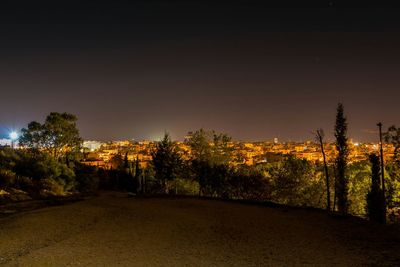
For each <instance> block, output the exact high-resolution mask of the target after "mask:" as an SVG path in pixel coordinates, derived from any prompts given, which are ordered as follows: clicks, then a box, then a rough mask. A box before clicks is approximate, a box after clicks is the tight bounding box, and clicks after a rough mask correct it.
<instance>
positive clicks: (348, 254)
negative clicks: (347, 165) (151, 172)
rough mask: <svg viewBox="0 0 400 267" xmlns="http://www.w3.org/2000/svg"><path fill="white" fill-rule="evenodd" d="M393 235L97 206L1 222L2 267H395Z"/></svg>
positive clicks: (246, 209) (190, 209)
mask: <svg viewBox="0 0 400 267" xmlns="http://www.w3.org/2000/svg"><path fill="white" fill-rule="evenodd" d="M397 233H398V232H397V230H396V229H391V228H384V227H380V226H376V225H371V224H369V223H366V222H364V221H361V220H358V219H343V218H332V217H329V216H327V215H326V214H324V213H322V212H316V211H306V210H301V209H298V210H296V209H288V210H284V209H282V208H267V207H260V206H251V205H243V204H236V203H228V202H222V201H213V200H198V199H161V198H150V199H149V198H143V199H141V198H128V197H127V196H126V195H125V194H119V193H103V194H101V195H100V196H98V197H95V198H92V199H90V200H86V201H81V202H76V203H73V204H69V205H64V206H57V207H48V208H43V209H38V210H34V211H29V212H22V213H19V214H14V215H9V216H6V217H3V218H0V264H1V265H5V266H303V265H304V266H331V265H336V266H365V265H372V266H374V265H379V266H385V265H387V266H398V264H399V261H400V253H399V251H400V239H399V235H398V234H397Z"/></svg>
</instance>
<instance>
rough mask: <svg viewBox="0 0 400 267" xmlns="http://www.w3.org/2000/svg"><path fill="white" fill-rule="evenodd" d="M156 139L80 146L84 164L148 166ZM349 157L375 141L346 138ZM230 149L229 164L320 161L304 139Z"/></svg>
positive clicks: (363, 154) (185, 152)
mask: <svg viewBox="0 0 400 267" xmlns="http://www.w3.org/2000/svg"><path fill="white" fill-rule="evenodd" d="M190 137H191V136H190V134H189V135H187V136H186V137H185V140H184V141H176V142H175V143H176V145H177V147H178V148H179V150H180V153H181V155H182V157H183V158H184V159H190V157H191V148H190V146H189V145H188V143H187V142H188V140H189V139H190ZM155 143H156V141H146V140H143V141H128V140H124V141H111V142H100V141H84V142H83V150H84V152H85V153H84V154H85V159H84V161H83V163H84V164H87V165H91V166H98V167H100V168H106V169H108V168H112V162H111V161H112V158H113V157H114V156H116V155H120V156H122V157H125V156H126V157H127V159H128V160H129V161H133V160H136V159H138V160H139V161H140V164H141V166H142V167H144V168H145V167H147V166H148V164H149V162H150V161H151V151H152V149H153V148H154V146H155ZM349 145H350V146H349V147H350V153H349V161H350V162H357V161H363V160H367V159H368V155H369V154H371V153H374V152H375V153H377V152H378V148H379V144H378V143H358V142H353V141H352V140H350V141H349ZM229 147H230V148H231V150H232V158H231V162H230V164H231V165H234V166H235V165H240V164H246V165H256V164H262V163H268V162H271V161H274V160H276V158H277V157H279V156H285V155H292V156H294V157H296V158H300V159H306V160H309V161H313V162H315V161H320V162H322V161H323V158H322V154H321V149H320V145H319V144H318V143H316V142H314V141H305V142H280V141H279V140H278V138H274V139H273V140H271V141H264V142H260V141H257V142H252V141H232V142H229ZM324 149H325V152H326V155H327V160H328V161H332V160H333V159H334V157H335V153H336V150H335V144H334V143H327V144H325V145H324ZM383 150H384V157H385V160H388V159H390V158H392V157H393V154H394V147H393V145H392V144H384V145H383Z"/></svg>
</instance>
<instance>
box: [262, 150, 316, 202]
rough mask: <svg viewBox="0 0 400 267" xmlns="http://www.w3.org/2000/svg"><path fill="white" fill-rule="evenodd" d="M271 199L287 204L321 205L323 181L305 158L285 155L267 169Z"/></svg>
mask: <svg viewBox="0 0 400 267" xmlns="http://www.w3.org/2000/svg"><path fill="white" fill-rule="evenodd" d="M269 177H270V179H271V182H272V187H273V189H272V190H273V191H272V199H273V200H274V201H276V202H279V203H282V204H288V205H300V206H317V207H319V206H321V200H322V196H323V192H324V189H323V187H324V182H323V178H322V173H321V172H318V173H317V172H316V169H315V168H313V165H312V164H311V163H310V162H308V161H307V160H303V159H296V158H294V157H291V156H289V157H287V158H286V159H285V160H284V161H283V162H280V163H278V164H274V165H272V166H271V168H270V169H269Z"/></svg>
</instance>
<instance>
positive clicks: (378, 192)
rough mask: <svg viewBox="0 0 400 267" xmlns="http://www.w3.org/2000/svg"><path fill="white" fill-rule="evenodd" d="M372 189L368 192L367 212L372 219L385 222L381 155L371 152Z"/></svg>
mask: <svg viewBox="0 0 400 267" xmlns="http://www.w3.org/2000/svg"><path fill="white" fill-rule="evenodd" d="M369 159H370V162H371V165H372V167H371V172H372V174H371V189H370V191H369V192H368V194H367V213H368V217H369V219H370V220H371V221H375V222H379V223H383V222H385V216H386V211H385V204H384V203H385V202H384V196H383V191H382V189H381V182H380V179H381V171H380V163H379V157H378V156H377V155H375V154H371V155H370V157H369Z"/></svg>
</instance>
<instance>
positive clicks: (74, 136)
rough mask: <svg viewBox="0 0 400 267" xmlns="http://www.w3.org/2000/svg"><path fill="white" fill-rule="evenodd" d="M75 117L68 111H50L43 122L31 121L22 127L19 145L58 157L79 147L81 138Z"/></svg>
mask: <svg viewBox="0 0 400 267" xmlns="http://www.w3.org/2000/svg"><path fill="white" fill-rule="evenodd" d="M77 120H78V119H77V117H76V116H75V115H72V114H69V113H57V112H52V113H50V114H49V115H48V116H47V117H46V120H45V122H44V124H40V123H39V122H36V121H33V122H31V123H29V124H28V128H24V129H22V131H21V132H22V135H21V137H20V139H19V142H20V144H21V146H24V147H27V148H30V149H37V150H43V151H47V152H48V153H50V154H51V155H52V156H53V157H54V158H56V159H59V158H60V157H62V156H65V155H66V154H67V153H71V152H74V151H77V150H79V149H80V147H81V144H82V139H81V138H80V136H79V130H78V129H77V127H76V121H77Z"/></svg>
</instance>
